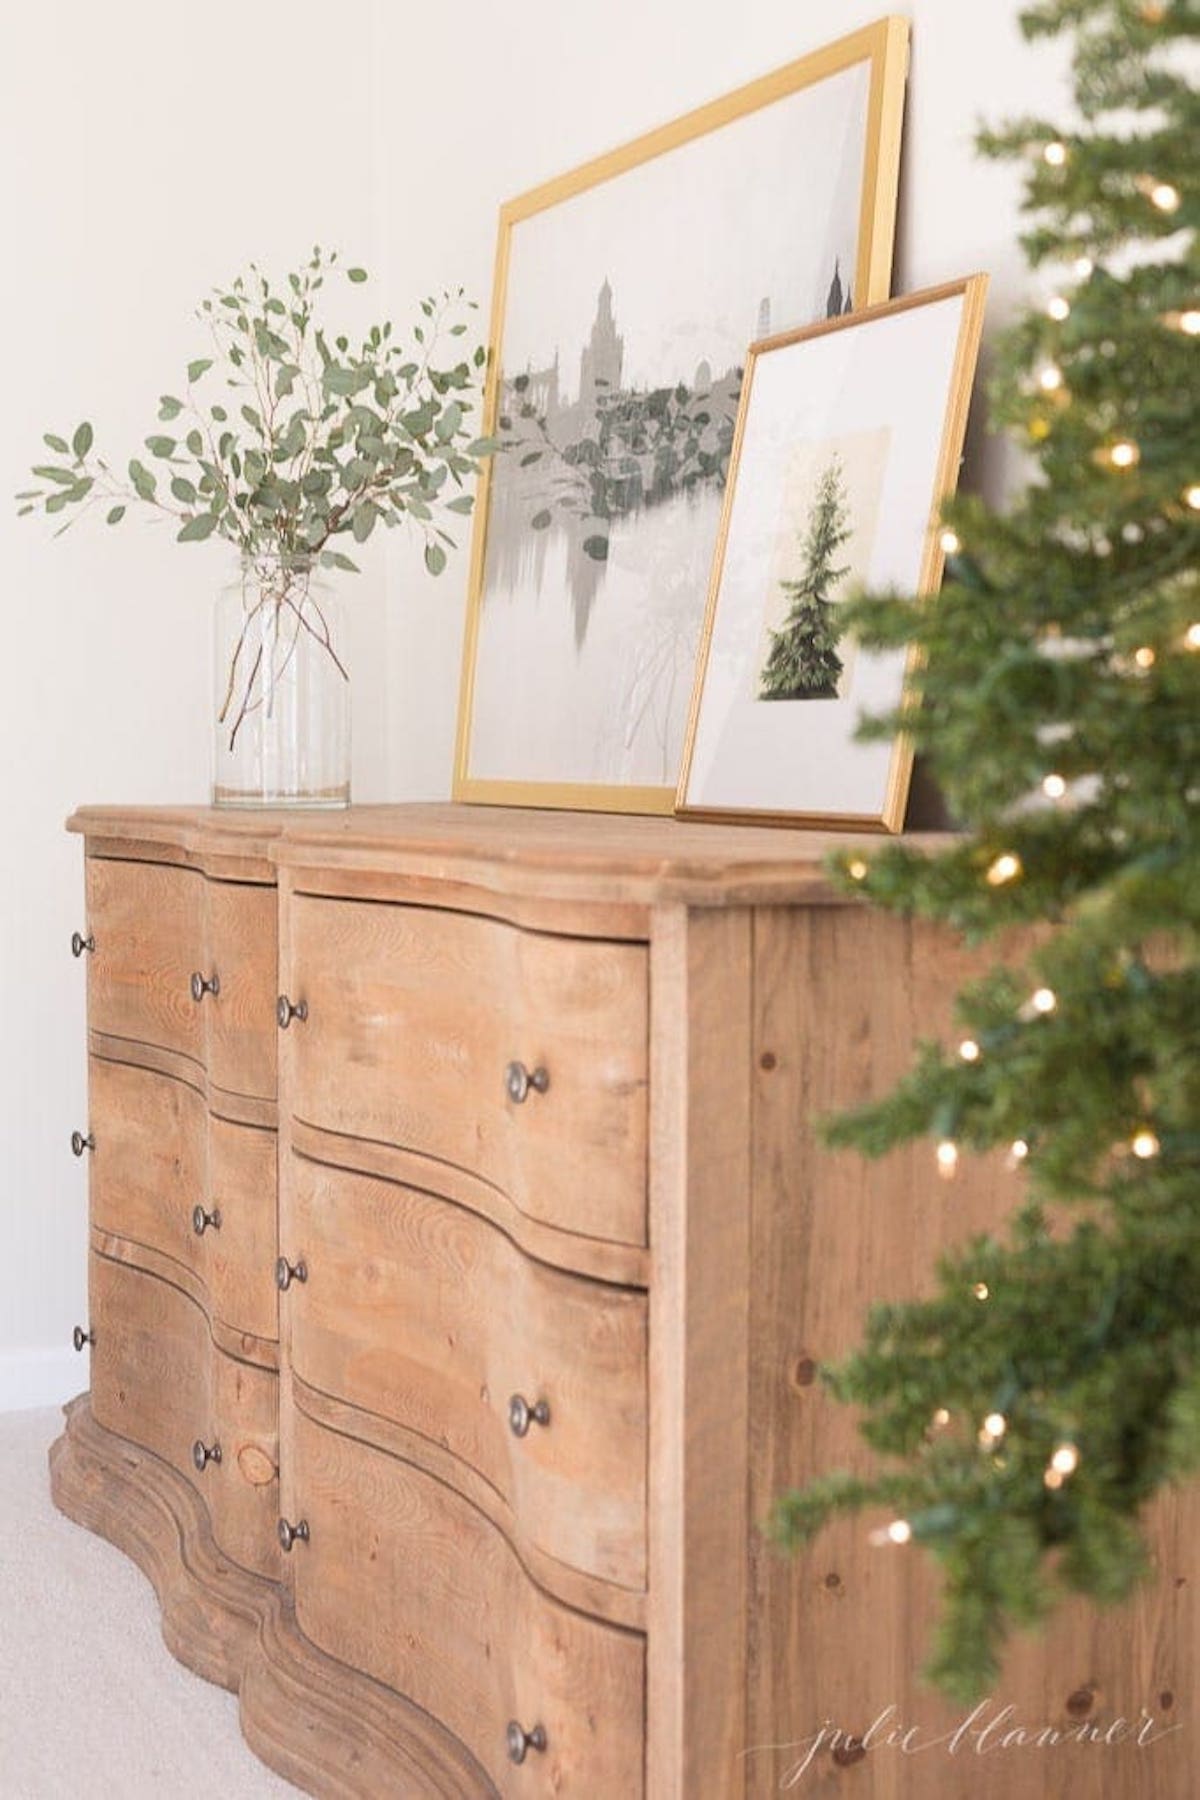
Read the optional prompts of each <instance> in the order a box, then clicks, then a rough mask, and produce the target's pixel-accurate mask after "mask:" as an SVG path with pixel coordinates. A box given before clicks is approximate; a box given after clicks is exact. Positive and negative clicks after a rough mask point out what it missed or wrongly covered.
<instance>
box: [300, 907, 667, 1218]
mask: <svg viewBox="0 0 1200 1800" xmlns="http://www.w3.org/2000/svg"><path fill="white" fill-rule="evenodd" d="M292 920H293V931H292V946H293V949H292V963H291V973H290V975H289V977H288V980H289V984H290V986H291V988H292V989H294V993H293V995H292V997H293V998H294V999H303V1000H305V1001H307V1003H308V1019H307V1021H306V1022H305V1023H304V1024H303V1025H297V1026H295V1027H294V1028H293V1029H292V1033H291V1042H290V1044H289V1053H290V1055H291V1056H292V1058H293V1063H292V1071H293V1077H294V1080H293V1085H292V1088H291V1092H292V1096H293V1110H294V1112H295V1114H296V1116H297V1117H298V1118H301V1119H303V1120H305V1121H307V1122H308V1123H310V1124H312V1125H317V1126H323V1127H325V1128H326V1129H327V1130H331V1131H338V1132H342V1133H344V1134H346V1135H348V1136H351V1137H365V1138H373V1139H375V1140H377V1141H379V1142H384V1143H390V1144H398V1145H400V1146H402V1147H403V1148H406V1149H410V1150H415V1151H418V1152H421V1153H424V1154H426V1155H428V1156H431V1157H434V1158H437V1159H439V1160H441V1161H444V1162H449V1163H453V1164H455V1165H456V1166H458V1167H459V1168H463V1169H468V1170H471V1171H472V1172H473V1173H475V1174H477V1175H480V1176H482V1177H483V1178H484V1179H485V1180H487V1181H489V1182H491V1183H493V1184H494V1185H495V1186H496V1187H497V1188H499V1189H501V1190H502V1191H503V1192H504V1193H505V1194H506V1195H507V1197H508V1199H509V1200H510V1201H511V1202H512V1204H513V1205H514V1206H515V1207H517V1208H518V1209H519V1210H520V1211H521V1212H523V1213H525V1214H526V1215H527V1216H528V1217H530V1218H535V1219H539V1220H542V1221H544V1222H546V1223H547V1224H551V1225H555V1226H559V1227H561V1228H563V1229H565V1230H567V1231H575V1232H581V1233H583V1234H585V1235H587V1236H591V1237H605V1238H615V1239H617V1240H619V1241H623V1242H626V1243H635V1244H644V1243H645V1241H646V1059H647V1031H648V994H647V953H646V949H645V947H644V946H643V945H638V944H617V943H605V942H601V941H599V940H591V939H583V938H566V937H552V936H548V935H546V934H543V933H537V932H529V931H522V930H520V929H519V928H517V927H515V926H512V925H506V924H503V923H501V922H499V921H498V920H495V919H489V918H483V917H479V916H476V915H474V914H469V913H451V912H438V911H436V910H435V909H432V908H424V907H411V906H398V905H391V904H383V903H370V902H365V901H354V900H328V899H314V898H311V897H309V896H307V895H298V896H297V897H296V899H295V902H294V907H293V914H292ZM516 1063H519V1064H521V1065H523V1066H524V1068H525V1069H527V1070H528V1071H529V1072H530V1073H534V1072H536V1071H537V1070H538V1069H545V1070H546V1071H547V1074H548V1077H549V1085H548V1088H547V1090H546V1091H545V1092H539V1091H538V1090H537V1089H536V1088H531V1089H530V1090H529V1092H528V1093H527V1095H526V1096H525V1098H524V1099H523V1100H522V1101H519V1102H518V1101H516V1100H514V1099H513V1098H512V1097H511V1096H510V1094H509V1092H508V1089H507V1086H506V1070H507V1069H508V1067H509V1065H510V1064H516Z"/></svg>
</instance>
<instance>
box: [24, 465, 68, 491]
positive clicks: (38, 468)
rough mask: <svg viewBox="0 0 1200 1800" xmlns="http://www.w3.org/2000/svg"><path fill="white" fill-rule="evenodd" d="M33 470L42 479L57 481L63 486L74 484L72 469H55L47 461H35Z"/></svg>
mask: <svg viewBox="0 0 1200 1800" xmlns="http://www.w3.org/2000/svg"><path fill="white" fill-rule="evenodd" d="M33 472H34V474H35V475H37V476H39V477H40V478H41V480H42V481H57V482H60V483H61V484H62V486H63V487H74V486H75V472H74V470H72V469H56V468H53V467H52V466H51V464H49V463H35V464H34V469H33Z"/></svg>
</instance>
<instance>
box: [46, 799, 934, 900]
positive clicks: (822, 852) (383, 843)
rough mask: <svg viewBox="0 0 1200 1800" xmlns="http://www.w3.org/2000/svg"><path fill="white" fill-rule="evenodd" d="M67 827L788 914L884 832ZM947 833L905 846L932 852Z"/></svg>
mask: <svg viewBox="0 0 1200 1800" xmlns="http://www.w3.org/2000/svg"><path fill="white" fill-rule="evenodd" d="M67 823H68V829H69V830H72V831H76V832H79V833H81V834H82V835H84V836H85V837H86V838H87V839H88V840H89V843H90V844H91V845H93V846H94V847H97V848H102V849H105V850H107V853H109V854H113V853H119V851H118V850H117V847H118V846H119V845H120V844H122V843H127V844H130V845H133V844H136V845H141V846H155V845H158V846H162V848H163V850H164V852H167V851H171V850H174V851H176V852H179V853H182V854H183V856H184V857H185V858H186V859H187V860H195V861H196V862H198V863H200V864H203V863H204V861H205V859H206V857H208V856H211V857H214V858H219V859H238V860H241V861H244V862H247V863H256V864H261V865H262V866H263V868H264V870H266V869H271V868H274V869H291V870H295V871H301V870H307V871H309V872H311V871H314V870H319V869H331V870H339V871H352V870H359V871H364V872H369V871H377V872H383V873H389V874H396V875H405V874H411V875H413V876H418V877H421V878H424V879H429V878H434V879H437V878H441V879H455V880H460V881H470V882H472V883H475V884H478V885H482V886H486V887H488V888H491V889H494V890H495V891H497V892H502V893H533V892H541V893H547V892H549V891H550V890H551V889H552V890H554V891H555V892H559V893H567V892H570V893H572V894H574V895H576V896H578V897H580V898H583V897H585V896H586V897H590V898H596V899H610V900H611V899H619V900H625V901H633V902H637V903H641V904H647V903H654V902H666V901H672V900H677V901H681V902H686V903H689V904H692V905H730V904H739V903H742V904H753V903H754V902H756V901H762V902H774V903H777V904H784V903H788V902H792V903H795V902H803V901H808V902H810V903H811V902H813V901H815V900H817V899H827V898H829V895H830V889H829V885H828V882H827V880H826V877H825V873H824V868H823V863H824V858H825V856H826V855H827V853H828V852H829V851H830V850H834V849H846V848H850V847H860V848H862V849H863V850H864V851H870V850H872V849H876V848H878V847H879V846H880V845H881V844H882V843H883V842H885V841H886V839H884V838H883V837H881V836H880V835H879V834H878V833H867V832H853V833H851V832H830V831H813V830H798V829H789V828H778V827H774V826H762V825H713V824H703V823H699V822H697V821H693V820H685V819H673V818H643V817H637V816H633V815H623V814H622V815H618V814H602V813H582V812H580V813H570V812H550V811H537V810H532V809H522V808H515V807H491V806H468V805H462V804H457V803H444V804H435V803H425V802H413V803H409V804H404V805H393V806H351V807H348V808H346V809H345V810H344V811H337V812H332V811H331V812H326V813H321V812H305V811H299V810H296V811H284V810H265V809H264V810H263V811H254V812H249V811H247V812H237V811H232V810H218V809H216V808H212V807H202V806H196V807H138V806H135V807H115V806H89V807H82V808H80V809H79V810H78V811H77V812H75V813H74V814H72V816H71V818H70V819H69V820H68V822H67ZM948 841H949V840H948V839H947V838H946V837H945V836H940V835H935V834H922V835H920V836H910V837H906V839H905V842H906V843H908V844H910V845H915V846H928V847H929V848H930V849H933V848H935V847H938V846H944V845H945V844H946V843H947V842H948Z"/></svg>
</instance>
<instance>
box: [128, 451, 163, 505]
mask: <svg viewBox="0 0 1200 1800" xmlns="http://www.w3.org/2000/svg"><path fill="white" fill-rule="evenodd" d="M129 479H130V481H131V482H132V483H133V491H134V493H135V494H136V495H137V497H138V499H139V500H153V498H154V496H155V494H156V492H157V491H158V490H157V484H156V482H155V480H154V477H153V475H152V474H151V473H150V471H149V469H148V468H146V466H145V464H144V463H140V462H139V461H138V460H137V457H136V456H135V457H134V458H133V460H132V462H131V463H130V465H129Z"/></svg>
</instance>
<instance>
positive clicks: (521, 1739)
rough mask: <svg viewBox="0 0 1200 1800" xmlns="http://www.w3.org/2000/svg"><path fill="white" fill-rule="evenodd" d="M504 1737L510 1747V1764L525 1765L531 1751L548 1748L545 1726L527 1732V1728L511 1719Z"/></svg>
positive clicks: (537, 1726) (538, 1726)
mask: <svg viewBox="0 0 1200 1800" xmlns="http://www.w3.org/2000/svg"><path fill="white" fill-rule="evenodd" d="M504 1737H505V1742H506V1743H507V1745H508V1760H509V1762H514V1763H523V1762H524V1761H525V1758H526V1757H527V1756H528V1755H529V1752H530V1751H531V1750H544V1749H545V1748H546V1727H545V1726H544V1725H535V1726H534V1728H533V1730H532V1731H526V1730H525V1727H524V1726H523V1725H520V1724H518V1723H517V1721H516V1719H510V1720H509V1721H508V1730H507V1731H506V1732H505V1734H504Z"/></svg>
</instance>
